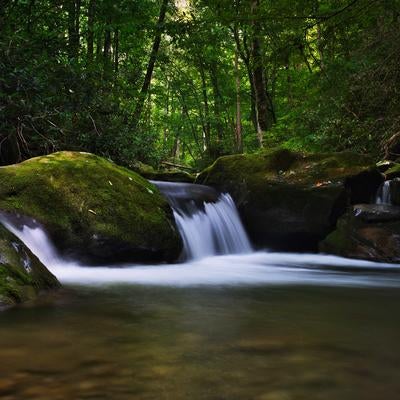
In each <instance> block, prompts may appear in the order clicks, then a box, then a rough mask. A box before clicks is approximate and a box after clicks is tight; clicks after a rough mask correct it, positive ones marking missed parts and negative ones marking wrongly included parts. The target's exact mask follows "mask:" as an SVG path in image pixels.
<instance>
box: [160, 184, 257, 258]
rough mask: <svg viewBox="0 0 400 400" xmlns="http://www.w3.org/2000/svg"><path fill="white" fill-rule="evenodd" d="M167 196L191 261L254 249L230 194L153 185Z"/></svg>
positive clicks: (198, 187)
mask: <svg viewBox="0 0 400 400" xmlns="http://www.w3.org/2000/svg"><path fill="white" fill-rule="evenodd" d="M153 183H154V184H155V185H157V186H158V187H159V189H160V191H161V192H162V193H163V194H164V195H165V196H166V198H167V199H168V201H169V203H170V204H171V207H172V208H173V211H174V216H175V221H176V224H177V226H178V229H179V232H180V234H181V236H182V239H183V243H184V250H185V255H186V257H187V258H189V259H200V258H203V257H207V256H212V255H222V254H239V253H249V252H250V251H251V250H252V249H251V245H250V242H249V239H248V237H247V234H246V232H245V230H244V228H243V225H242V223H241V221H240V217H239V214H238V212H237V209H236V206H235V203H234V201H233V200H232V197H231V196H230V195H229V194H221V195H220V194H219V193H218V192H216V191H215V190H214V189H212V188H210V187H208V186H203V185H193V184H186V183H170V182H168V183H167V182H153Z"/></svg>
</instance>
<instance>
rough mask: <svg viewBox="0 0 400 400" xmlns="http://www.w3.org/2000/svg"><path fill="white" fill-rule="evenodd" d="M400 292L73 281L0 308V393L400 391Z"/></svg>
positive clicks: (188, 395) (174, 395)
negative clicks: (31, 301)
mask: <svg viewBox="0 0 400 400" xmlns="http://www.w3.org/2000/svg"><path fill="white" fill-rule="evenodd" d="M399 304H400V290H399V289H389V288H386V289H373V288H369V289H367V288H325V287H296V286H287V287H285V286H280V287H257V288H254V287H253V288H250V287H248V288H244V287H242V288H240V287H236V288H232V287H231V288H216V287H214V288H206V287H204V288H166V287H164V288H160V287H143V286H142V287H141V286H134V285H131V286H129V285H127V286H114V287H108V288H107V287H98V288H88V287H70V288H67V290H66V291H65V292H63V293H60V294H58V295H57V296H54V297H51V298H49V299H47V301H46V302H44V303H42V304H40V305H38V306H36V307H21V308H16V309H11V310H7V311H6V312H3V313H1V314H0V356H1V358H0V360H1V362H0V398H1V399H2V400H12V399H13V400H14V399H24V400H25V399H43V400H57V399H68V400H75V399H110V400H111V399H112V400H119V399H138V400H142V399H143V400H145V399H146V400H147V399H148V400H150V399H151V400H153V399H154V400H158V399H171V400H180V399H190V400H192V399H193V400H197V399H205V400H222V399H227V400H236V399H237V400H249V399H255V400H256V399H257V400H289V399H299V400H300V399H304V400H319V399H332V400H333V399H335V400H357V399H360V400H361V399H362V400H377V399H398V398H399V396H400V322H399V319H398V306H399Z"/></svg>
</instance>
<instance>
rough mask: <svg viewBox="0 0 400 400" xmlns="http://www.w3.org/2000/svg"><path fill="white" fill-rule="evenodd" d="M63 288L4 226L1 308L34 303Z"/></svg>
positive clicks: (0, 250) (0, 259)
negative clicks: (53, 290) (41, 297)
mask: <svg viewBox="0 0 400 400" xmlns="http://www.w3.org/2000/svg"><path fill="white" fill-rule="evenodd" d="M59 286H60V284H59V282H58V281H57V279H56V278H55V277H54V275H52V274H51V273H50V272H49V271H48V270H47V268H46V267H45V266H44V265H43V264H42V263H41V262H40V261H39V260H38V259H37V258H36V256H34V255H33V254H32V253H31V252H30V250H29V249H28V248H27V247H26V246H25V245H24V244H23V243H22V242H21V241H20V240H19V239H18V238H17V237H16V236H14V235H13V234H12V233H10V232H9V231H7V230H6V228H4V227H3V226H2V225H1V224H0V308H2V307H4V306H9V305H13V304H17V303H22V302H24V301H28V300H34V299H35V298H36V297H37V295H38V294H39V293H40V292H41V291H45V290H49V289H56V288H58V287H59Z"/></svg>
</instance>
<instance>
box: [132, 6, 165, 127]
mask: <svg viewBox="0 0 400 400" xmlns="http://www.w3.org/2000/svg"><path fill="white" fill-rule="evenodd" d="M168 1H169V0H163V2H162V4H161V8H160V14H159V16H158V22H157V29H156V34H155V37H154V42H153V47H152V49H151V53H150V57H149V62H148V64H147V69H146V75H145V77H144V81H143V85H142V88H141V90H140V93H139V96H138V99H137V102H136V108H135V111H134V114H133V124H132V125H133V129H136V128H137V126H138V124H139V121H140V117H141V115H142V111H143V107H144V103H145V100H146V97H147V93H148V91H149V89H150V84H151V79H152V77H153V71H154V66H155V64H156V61H157V56H158V50H159V49H160V44H161V37H162V33H163V30H164V21H165V16H166V13H167V7H168Z"/></svg>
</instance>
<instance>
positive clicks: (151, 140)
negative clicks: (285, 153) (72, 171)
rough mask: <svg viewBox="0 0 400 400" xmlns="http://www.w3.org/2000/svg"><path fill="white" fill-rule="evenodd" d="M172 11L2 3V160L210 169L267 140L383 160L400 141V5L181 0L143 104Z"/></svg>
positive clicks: (106, 4) (98, 0)
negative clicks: (78, 153)
mask: <svg viewBox="0 0 400 400" xmlns="http://www.w3.org/2000/svg"><path fill="white" fill-rule="evenodd" d="M160 6H161V0H134V1H127V0H117V1H110V0H82V1H77V0H68V1H63V0H60V1H57V2H53V1H49V0H46V1H42V2H25V1H15V2H11V1H5V2H2V4H1V5H0V162H1V163H2V164H8V163H13V162H16V161H21V160H23V159H26V158H28V157H31V156H35V155H40V154H47V153H50V152H53V151H57V150H64V149H67V150H84V151H89V152H93V153H96V154H99V155H102V156H105V157H108V158H112V159H113V160H115V161H117V162H119V163H121V164H124V165H127V166H134V165H135V162H136V160H140V161H143V162H145V163H148V164H151V165H153V166H156V165H157V164H158V163H159V162H160V161H162V160H170V161H176V162H180V163H189V164H192V165H193V166H196V167H197V168H201V167H202V166H204V165H206V164H207V163H209V162H212V161H213V160H214V159H215V158H217V157H218V156H220V155H224V154H232V153H235V152H241V151H242V149H241V147H243V150H244V151H245V152H254V151H256V150H258V149H259V147H260V144H261V141H262V140H263V143H264V146H266V147H274V146H276V145H283V146H285V147H287V148H289V149H294V150H311V151H314V150H316V151H321V150H322V151H327V150H329V151H331V150H346V149H352V150H356V151H358V152H361V153H371V154H372V155H374V157H376V158H378V157H380V156H382V154H383V147H384V145H385V143H386V142H387V141H388V139H389V138H390V137H392V136H393V135H395V134H397V133H398V132H400V118H399V116H398V110H399V108H400V104H399V101H400V100H399V93H398V88H399V87H400V72H399V65H400V58H399V54H400V44H399V43H400V42H399V40H398V32H399V29H400V22H399V15H400V5H399V0H384V1H380V2H370V1H369V0H358V1H355V2H347V1H344V0H296V1H289V0H284V1H279V2H270V1H266V0H258V1H257V0H235V1H233V2H232V1H228V0H221V1H218V2H215V1H209V0H190V1H189V0H188V1H185V2H182V1H181V2H175V1H173V0H170V1H169V4H168V12H167V17H166V21H165V23H164V24H163V25H162V27H161V29H162V40H161V44H160V49H159V50H158V52H157V53H156V54H155V56H156V66H155V69H154V72H153V74H152V77H151V78H152V79H151V86H150V90H148V91H147V90H146V91H145V92H146V93H142V92H141V89H142V84H143V82H144V80H145V74H146V70H147V66H148V63H149V62H150V54H152V53H151V51H152V48H153V45H154V43H155V33H156V32H157V30H159V29H160V27H159V26H157V20H158V14H159V11H160ZM256 49H258V50H257V51H256ZM235 58H237V60H238V65H236V64H235ZM257 84H258V86H257ZM260 84H261V87H260ZM142 95H143V96H146V97H145V106H144V109H143V111H142V112H141V113H140V119H139V121H137V120H136V119H135V110H136V105H137V104H138V99H139V97H140V96H142ZM263 96H264V97H263ZM238 107H239V108H240V113H239V114H238ZM260 110H264V111H262V113H261V114H260ZM238 118H240V120H241V124H239V125H240V127H241V130H240V135H241V138H240V143H239V142H238V137H237V135H238V124H237V119H238ZM260 121H261V122H263V123H264V125H265V124H266V127H265V128H262V129H263V131H262V132H259V130H260V129H259V128H258V127H259V126H260Z"/></svg>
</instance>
